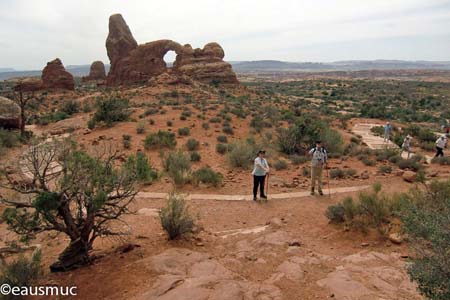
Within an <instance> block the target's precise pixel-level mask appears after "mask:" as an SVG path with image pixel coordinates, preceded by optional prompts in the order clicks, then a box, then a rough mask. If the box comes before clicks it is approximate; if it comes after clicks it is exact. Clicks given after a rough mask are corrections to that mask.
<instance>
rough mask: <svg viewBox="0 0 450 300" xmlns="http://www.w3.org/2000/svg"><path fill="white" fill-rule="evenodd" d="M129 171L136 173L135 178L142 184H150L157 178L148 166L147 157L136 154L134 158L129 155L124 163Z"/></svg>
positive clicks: (155, 173) (140, 153) (142, 154)
mask: <svg viewBox="0 0 450 300" xmlns="http://www.w3.org/2000/svg"><path fill="white" fill-rule="evenodd" d="M126 166H127V167H128V169H129V170H131V171H134V172H136V178H137V180H138V181H139V182H141V183H144V184H151V183H152V182H153V181H155V180H156V179H157V178H158V173H157V172H156V171H155V170H154V169H153V168H152V166H151V165H150V163H149V161H148V158H147V156H146V155H145V154H144V153H142V152H138V153H137V154H136V156H134V155H130V156H129V157H128V160H127V162H126Z"/></svg>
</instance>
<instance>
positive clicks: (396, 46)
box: [0, 0, 450, 69]
mask: <svg viewBox="0 0 450 300" xmlns="http://www.w3.org/2000/svg"><path fill="white" fill-rule="evenodd" d="M113 13H121V14H122V15H123V17H124V18H125V20H126V22H127V23H128V25H129V27H130V29H131V32H132V33H133V35H134V37H135V39H136V40H137V42H138V43H139V44H141V43H145V42H149V41H153V40H157V39H163V38H167V39H173V40H175V41H177V42H179V43H181V44H185V43H190V44H191V45H192V46H193V47H203V45H204V44H206V43H208V42H211V41H216V42H218V43H220V44H221V45H222V47H223V48H224V50H225V59H226V60H260V59H276V60H285V61H336V60H356V59H405V60H450V0H448V1H441V0H293V1H290V0H289V1H287V0H286V1H285V0H273V1H272V0H190V1H188V0H171V1H168V0H158V1H155V0H146V1H145V0H142V1H138V0H127V1H125V0H95V1H94V0H76V1H72V0H28V1H27V0H0V67H10V68H16V69H42V68H43V66H44V65H45V64H46V62H47V61H49V60H52V59H54V58H55V57H59V58H61V59H62V61H63V63H64V64H65V65H76V64H88V63H90V62H92V61H94V60H99V59H100V60H103V61H104V62H105V63H109V60H108V57H107V55H106V49H105V39H106V36H107V34H108V17H109V16H110V15H111V14H113Z"/></svg>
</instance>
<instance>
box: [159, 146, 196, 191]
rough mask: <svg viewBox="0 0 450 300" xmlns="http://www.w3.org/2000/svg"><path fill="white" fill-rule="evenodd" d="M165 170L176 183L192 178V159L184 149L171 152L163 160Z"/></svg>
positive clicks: (185, 181)
mask: <svg viewBox="0 0 450 300" xmlns="http://www.w3.org/2000/svg"><path fill="white" fill-rule="evenodd" d="M163 166H164V170H165V171H166V172H167V174H168V175H169V177H170V178H172V180H173V182H174V183H175V184H176V185H180V186H181V185H184V184H186V183H188V182H189V181H190V180H191V174H192V171H191V160H190V158H189V157H187V156H186V155H185V154H184V153H183V152H182V151H176V152H170V153H169V154H168V155H167V157H165V158H164V160H163Z"/></svg>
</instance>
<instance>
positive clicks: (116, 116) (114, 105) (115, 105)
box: [92, 96, 130, 126]
mask: <svg viewBox="0 0 450 300" xmlns="http://www.w3.org/2000/svg"><path fill="white" fill-rule="evenodd" d="M95 108H96V111H95V113H94V115H93V117H92V120H93V121H92V122H93V123H94V125H95V124H98V123H100V122H102V123H105V124H106V126H112V125H113V124H114V123H116V122H121V121H126V120H128V118H129V116H130V111H129V101H128V100H127V99H123V98H119V97H116V96H111V97H108V98H98V99H97V101H96V103H95Z"/></svg>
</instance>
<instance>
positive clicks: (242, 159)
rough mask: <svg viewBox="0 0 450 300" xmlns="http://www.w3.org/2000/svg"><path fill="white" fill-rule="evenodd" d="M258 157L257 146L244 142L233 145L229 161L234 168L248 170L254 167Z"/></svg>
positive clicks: (229, 153)
mask: <svg viewBox="0 0 450 300" xmlns="http://www.w3.org/2000/svg"><path fill="white" fill-rule="evenodd" d="M255 156H256V146H255V145H253V144H251V143H249V142H244V141H239V142H236V143H233V144H231V150H230V151H229V152H228V161H229V163H230V165H231V166H232V167H233V168H244V169H247V168H249V167H251V166H252V165H253V160H254V158H255Z"/></svg>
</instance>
